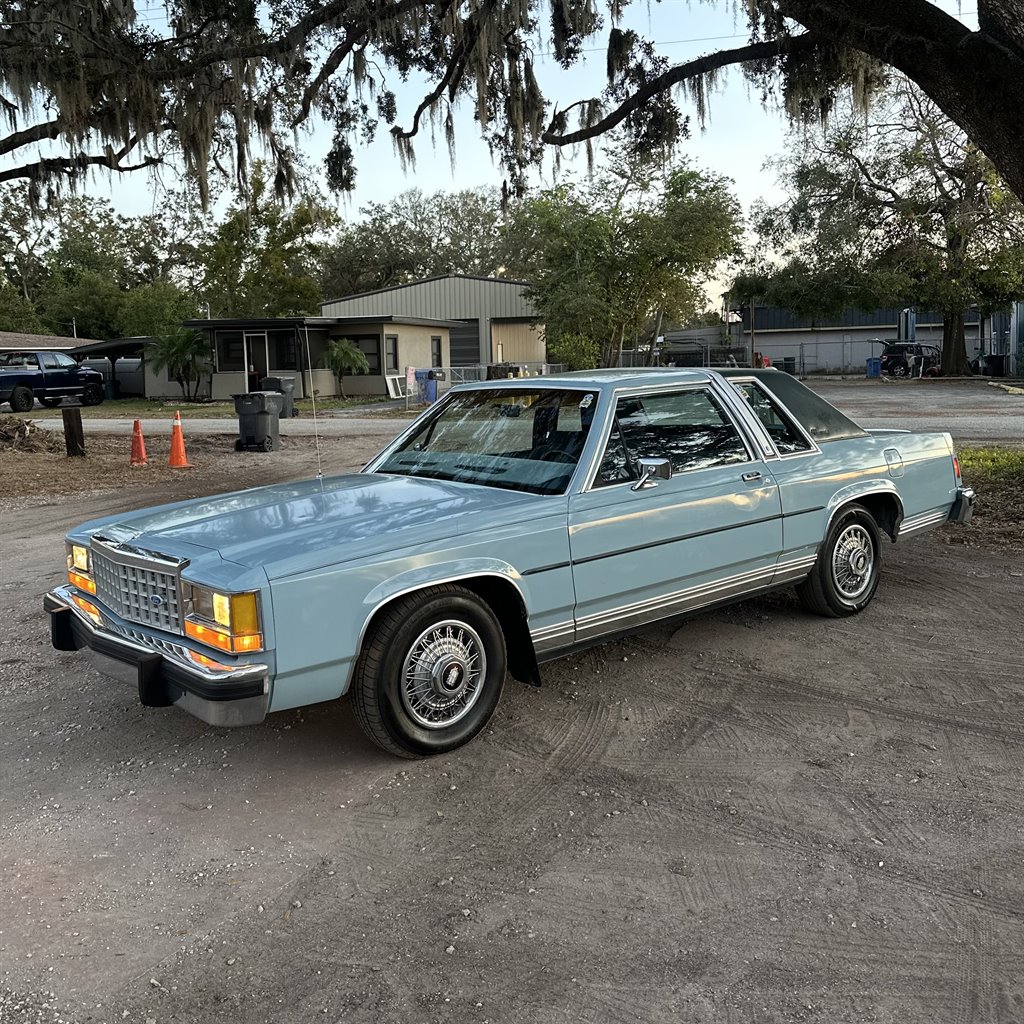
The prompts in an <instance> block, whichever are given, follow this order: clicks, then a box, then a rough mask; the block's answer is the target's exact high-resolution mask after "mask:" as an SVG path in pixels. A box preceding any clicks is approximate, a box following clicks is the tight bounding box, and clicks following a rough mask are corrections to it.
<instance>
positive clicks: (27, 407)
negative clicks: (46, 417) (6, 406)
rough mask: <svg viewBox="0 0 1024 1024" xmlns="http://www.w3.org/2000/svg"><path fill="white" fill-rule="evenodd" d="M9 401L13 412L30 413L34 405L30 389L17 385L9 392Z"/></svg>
mask: <svg viewBox="0 0 1024 1024" xmlns="http://www.w3.org/2000/svg"><path fill="white" fill-rule="evenodd" d="M9 401H10V403H11V409H13V410H14V412H31V411H32V406H33V405H34V404H35V398H34V397H33V395H32V390H31V388H26V387H24V386H23V385H19V386H18V387H16V388H15V389H14V390H13V391H12V392H11V397H10V399H9Z"/></svg>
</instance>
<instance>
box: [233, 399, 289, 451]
mask: <svg viewBox="0 0 1024 1024" xmlns="http://www.w3.org/2000/svg"><path fill="white" fill-rule="evenodd" d="M231 397H232V398H233V399H234V400H235V412H236V413H238V439H237V440H236V441H235V451H236V452H241V451H258V452H272V451H275V450H277V449H279V448H280V447H281V434H280V426H279V420H280V416H281V406H282V404H283V401H282V398H283V396H282V395H280V394H278V393H277V392H276V391H250V392H249V393H248V394H245V395H232V396H231Z"/></svg>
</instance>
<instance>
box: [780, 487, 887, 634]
mask: <svg viewBox="0 0 1024 1024" xmlns="http://www.w3.org/2000/svg"><path fill="white" fill-rule="evenodd" d="M881 568H882V545H881V544H880V543H879V539H878V527H877V526H876V525H875V521H874V519H873V518H872V517H871V513H870V512H868V510H867V509H866V508H864V507H863V506H862V505H847V506H846V507H845V508H844V509H842V510H841V511H840V512H839V513H838V514H837V515H836V517H835V519H834V520H833V521H832V526H831V527H830V528H829V531H828V536H827V537H826V538H825V543H824V544H822V546H821V550H820V551H819V552H818V561H817V562H815V563H814V568H813V569H812V570H811V575H810V576H808V577H807V579H805V580H804V581H803V582H802V583H799V584H797V588H796V592H797V595H798V596H799V598H800V600H801V602H802V603H803V605H804V607H805V608H807V609H808V610H809V611H812V612H815V613H816V614H818V615H827V616H829V617H830V618H840V617H842V616H846V615H856V614H857V612H859V611H863V610H864V609H865V608H867V606H868V605H869V604H870V603H871V599H872V598H873V597H874V596H875V591H876V590H877V589H878V577H879V573H880V571H881Z"/></svg>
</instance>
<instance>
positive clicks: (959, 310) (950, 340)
mask: <svg viewBox="0 0 1024 1024" xmlns="http://www.w3.org/2000/svg"><path fill="white" fill-rule="evenodd" d="M942 373H943V376H946V377H948V376H950V375H953V376H963V375H965V374H967V373H970V367H969V365H968V363H967V342H966V341H965V340H964V310H963V307H962V306H959V307H955V308H953V309H947V310H946V311H945V312H944V313H943V314H942Z"/></svg>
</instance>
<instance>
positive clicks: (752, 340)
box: [750, 295, 756, 367]
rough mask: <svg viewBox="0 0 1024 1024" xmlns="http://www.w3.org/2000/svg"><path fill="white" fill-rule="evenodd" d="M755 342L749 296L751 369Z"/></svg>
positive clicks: (752, 308)
mask: <svg viewBox="0 0 1024 1024" xmlns="http://www.w3.org/2000/svg"><path fill="white" fill-rule="evenodd" d="M755 346H756V341H755V338H754V296H753V295H751V296H750V365H751V366H752V367H753V366H754V365H755V363H754V348H755Z"/></svg>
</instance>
